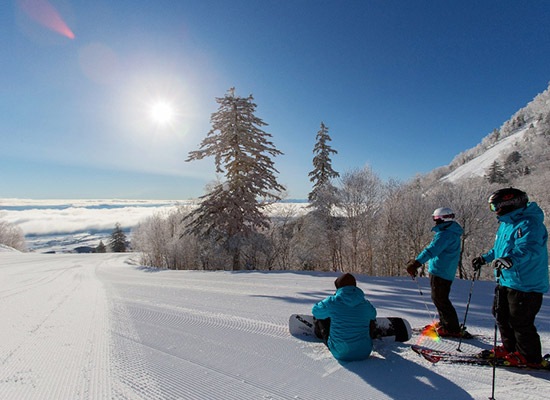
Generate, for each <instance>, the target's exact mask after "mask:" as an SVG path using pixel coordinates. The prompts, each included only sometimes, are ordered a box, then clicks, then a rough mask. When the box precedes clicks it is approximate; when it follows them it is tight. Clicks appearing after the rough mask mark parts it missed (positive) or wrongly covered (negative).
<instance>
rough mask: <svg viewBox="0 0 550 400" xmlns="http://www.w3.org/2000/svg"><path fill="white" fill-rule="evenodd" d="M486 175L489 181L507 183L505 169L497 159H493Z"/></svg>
mask: <svg viewBox="0 0 550 400" xmlns="http://www.w3.org/2000/svg"><path fill="white" fill-rule="evenodd" d="M485 177H486V178H487V180H488V181H489V183H506V182H507V180H506V177H505V176H504V169H503V168H502V167H501V165H500V164H499V162H498V161H497V160H495V161H493V163H492V164H491V166H490V167H489V169H488V170H487V173H486V174H485Z"/></svg>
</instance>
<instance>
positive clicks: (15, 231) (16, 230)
mask: <svg viewBox="0 0 550 400" xmlns="http://www.w3.org/2000/svg"><path fill="white" fill-rule="evenodd" d="M0 244H4V245H6V246H9V247H12V248H14V249H16V250H20V251H25V250H26V249H27V246H26V244H25V235H24V233H23V230H22V229H21V228H20V227H18V226H17V225H15V224H12V223H10V222H7V221H2V220H0Z"/></svg>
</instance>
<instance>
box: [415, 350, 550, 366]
mask: <svg viewBox="0 0 550 400" xmlns="http://www.w3.org/2000/svg"><path fill="white" fill-rule="evenodd" d="M411 349H412V350H413V351H414V352H415V353H417V354H420V355H421V356H422V357H424V359H426V360H428V361H429V362H431V363H433V364H435V363H438V362H440V361H441V362H444V363H450V364H470V365H485V366H490V367H492V366H493V365H495V363H496V366H497V367H499V368H501V367H502V368H514V369H522V370H533V371H538V370H542V371H550V354H546V355H545V356H544V358H543V360H544V362H543V364H545V366H544V367H541V368H531V367H527V366H525V367H519V366H512V365H508V364H506V363H505V362H504V360H502V359H497V360H495V359H492V358H482V357H481V353H480V354H462V353H452V352H449V351H441V350H434V349H430V348H427V347H423V346H418V345H412V346H411Z"/></svg>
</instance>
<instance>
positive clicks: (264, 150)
mask: <svg viewBox="0 0 550 400" xmlns="http://www.w3.org/2000/svg"><path fill="white" fill-rule="evenodd" d="M253 100H254V98H253V97H252V95H250V96H248V97H239V96H236V95H235V89H234V88H231V89H229V91H228V92H227V94H226V95H225V96H224V97H222V98H217V99H216V102H217V103H219V108H218V111H216V112H215V113H213V114H212V116H211V118H210V121H211V123H212V129H211V130H210V131H209V132H208V134H207V136H206V138H205V139H204V140H203V141H202V143H201V144H200V149H199V150H196V151H191V152H190V153H189V157H188V159H187V160H186V161H192V160H201V159H203V158H205V157H211V156H213V157H214V163H215V166H216V172H217V173H221V174H224V176H225V181H224V182H222V183H220V184H217V185H216V186H214V188H213V189H212V190H211V191H210V192H209V193H207V194H206V195H204V196H202V197H201V199H202V201H201V204H200V205H199V207H198V208H197V209H196V210H194V211H193V212H192V213H191V214H189V215H188V216H187V217H186V218H185V220H186V221H187V225H186V231H187V232H188V233H192V234H194V235H197V236H199V237H201V238H203V239H205V240H210V239H213V240H215V241H216V242H217V243H221V244H222V245H223V247H224V248H225V249H226V250H227V251H228V252H229V254H230V255H231V257H232V268H233V270H237V269H240V265H241V248H242V246H243V244H244V241H245V239H247V238H248V237H249V236H250V235H251V234H252V233H254V232H256V231H257V230H258V229H259V228H267V227H268V226H269V218H268V216H267V215H266V214H264V213H263V207H264V206H265V205H267V204H269V203H271V202H274V201H277V200H280V197H279V193H280V192H281V191H283V190H284V187H283V186H281V185H280V184H279V183H278V182H277V179H276V176H275V174H276V173H278V171H277V170H276V169H275V167H274V163H273V160H272V157H275V156H277V155H280V154H283V153H281V152H280V151H279V150H277V149H276V148H275V146H274V145H273V143H272V142H271V141H270V138H271V135H270V134H269V133H266V132H264V131H263V130H262V129H261V128H262V127H263V126H267V124H266V123H265V122H264V121H262V120H261V119H260V118H258V117H256V116H255V115H254V113H255V111H256V104H255V103H254V102H253Z"/></svg>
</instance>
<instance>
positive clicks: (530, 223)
mask: <svg viewBox="0 0 550 400" xmlns="http://www.w3.org/2000/svg"><path fill="white" fill-rule="evenodd" d="M497 218H498V220H499V221H500V225H499V227H498V230H497V234H496V238H495V243H494V246H493V248H492V249H491V250H489V251H488V252H487V253H486V254H483V256H482V257H483V258H484V259H485V261H487V262H488V263H490V262H491V261H493V260H495V259H497V258H501V257H509V258H510V259H511V260H512V267H511V268H510V269H503V270H502V273H501V276H500V285H501V286H506V287H509V288H511V289H515V290H520V291H522V292H536V293H546V292H548V286H549V285H548V247H547V242H548V231H547V230H546V227H545V226H544V223H543V222H544V213H543V211H542V210H541V208H540V207H539V206H538V205H537V203H535V202H531V203H528V204H527V206H526V207H524V208H521V209H518V210H514V211H512V212H509V213H508V214H505V215H501V216H498V217H497ZM495 278H496V271H495Z"/></svg>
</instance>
